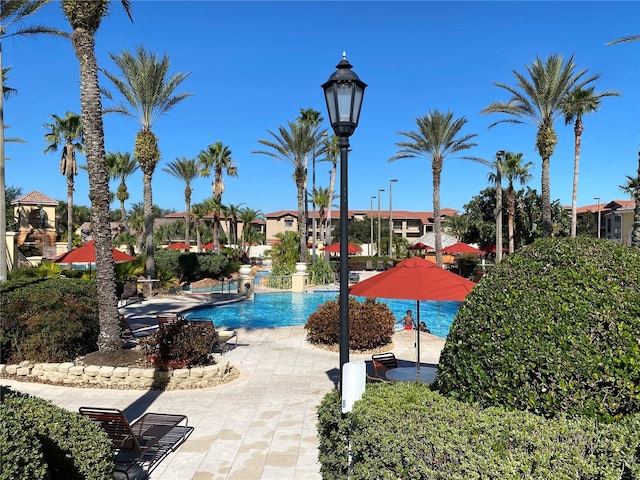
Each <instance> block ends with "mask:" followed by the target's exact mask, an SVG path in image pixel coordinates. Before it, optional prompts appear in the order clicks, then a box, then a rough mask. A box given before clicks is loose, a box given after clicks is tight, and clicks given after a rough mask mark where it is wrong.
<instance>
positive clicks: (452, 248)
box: [440, 242, 485, 255]
mask: <svg viewBox="0 0 640 480" xmlns="http://www.w3.org/2000/svg"><path fill="white" fill-rule="evenodd" d="M440 251H441V252H442V253H475V254H477V255H484V253H485V252H483V251H482V250H480V249H479V248H476V247H472V246H471V245H469V244H467V243H464V242H458V243H454V244H453V245H449V246H448V247H445V248H443V249H442V250H440Z"/></svg>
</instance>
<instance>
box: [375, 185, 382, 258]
mask: <svg viewBox="0 0 640 480" xmlns="http://www.w3.org/2000/svg"><path fill="white" fill-rule="evenodd" d="M382 192H384V188H379V189H378V244H377V245H376V256H377V257H379V256H380V240H381V239H380V194H381V193H382Z"/></svg>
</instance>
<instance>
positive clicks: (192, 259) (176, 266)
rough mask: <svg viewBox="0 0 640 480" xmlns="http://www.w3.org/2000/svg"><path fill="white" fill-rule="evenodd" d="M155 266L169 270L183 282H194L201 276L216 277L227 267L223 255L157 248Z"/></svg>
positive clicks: (227, 261) (225, 258) (227, 262)
mask: <svg viewBox="0 0 640 480" xmlns="http://www.w3.org/2000/svg"><path fill="white" fill-rule="evenodd" d="M155 261H156V268H157V269H158V270H164V271H166V272H171V274H172V276H175V277H177V278H179V279H180V281H183V282H195V281H198V280H202V279H203V278H218V277H219V276H220V275H221V274H223V273H225V272H226V271H227V269H228V267H229V260H228V259H227V257H225V256H224V255H213V254H201V253H191V252H187V253H184V252H179V251H175V250H157V251H156V252H155Z"/></svg>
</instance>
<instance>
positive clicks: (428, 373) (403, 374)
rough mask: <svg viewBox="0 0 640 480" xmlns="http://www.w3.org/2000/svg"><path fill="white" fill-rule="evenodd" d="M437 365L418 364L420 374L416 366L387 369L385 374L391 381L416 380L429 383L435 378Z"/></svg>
mask: <svg viewBox="0 0 640 480" xmlns="http://www.w3.org/2000/svg"><path fill="white" fill-rule="evenodd" d="M437 373H438V367H434V366H422V365H421V366H420V376H419V377H418V371H417V368H416V367H398V368H392V369H390V370H387V373H386V374H385V376H386V377H387V380H391V381H392V382H417V381H420V382H422V383H426V384H430V383H433V381H434V380H435V379H436V374H437Z"/></svg>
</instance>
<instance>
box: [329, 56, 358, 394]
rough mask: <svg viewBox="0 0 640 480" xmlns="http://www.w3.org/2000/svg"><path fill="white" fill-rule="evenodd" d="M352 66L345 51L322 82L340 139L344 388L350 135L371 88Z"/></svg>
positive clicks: (341, 364) (346, 332)
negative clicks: (365, 90)
mask: <svg viewBox="0 0 640 480" xmlns="http://www.w3.org/2000/svg"><path fill="white" fill-rule="evenodd" d="M352 68H353V65H351V64H350V63H349V61H348V60H347V54H346V52H345V53H343V54H342V60H340V63H338V65H336V69H337V70H336V71H335V72H333V73H332V74H331V76H330V77H329V80H327V81H326V82H325V83H323V84H322V89H323V90H324V98H325V100H326V102H327V111H328V112H329V122H330V123H331V127H333V131H334V133H335V134H336V136H337V137H338V138H339V141H340V143H339V146H340V274H339V277H340V296H339V299H340V300H339V304H340V391H342V383H343V378H342V374H343V367H344V364H345V363H349V219H348V215H349V197H348V193H349V188H348V171H349V170H348V168H347V167H348V164H347V162H348V155H349V137H350V136H351V135H353V132H355V130H356V127H357V126H358V120H359V119H360V109H361V108H362V98H363V96H364V89H365V88H366V87H367V84H366V83H364V82H363V81H361V80H360V79H359V78H358V75H356V73H355V72H354V71H353V70H351V69H352Z"/></svg>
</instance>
